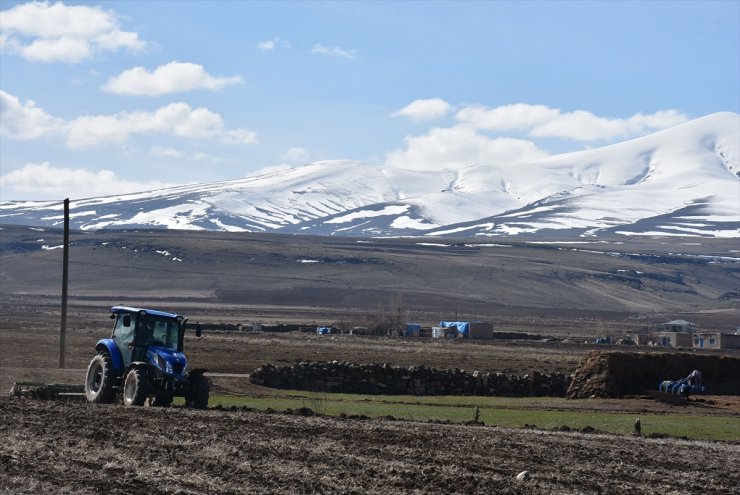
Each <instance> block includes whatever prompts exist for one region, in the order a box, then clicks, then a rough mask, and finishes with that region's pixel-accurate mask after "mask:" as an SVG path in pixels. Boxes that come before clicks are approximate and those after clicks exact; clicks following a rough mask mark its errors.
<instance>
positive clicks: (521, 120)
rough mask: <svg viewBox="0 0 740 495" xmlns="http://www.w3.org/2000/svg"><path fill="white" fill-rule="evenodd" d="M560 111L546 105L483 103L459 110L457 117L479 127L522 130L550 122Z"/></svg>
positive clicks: (495, 129) (494, 129) (497, 129)
mask: <svg viewBox="0 0 740 495" xmlns="http://www.w3.org/2000/svg"><path fill="white" fill-rule="evenodd" d="M559 113H560V111H559V110H556V109H553V108H548V107H546V106H544V105H528V104H526V103H516V104H514V105H504V106H500V107H496V108H491V109H487V108H486V107H484V106H481V105H471V106H467V107H465V108H463V109H462V110H460V111H459V112H457V115H456V116H455V117H456V118H457V120H459V121H460V122H466V123H469V124H472V125H473V126H475V127H476V128H477V129H486V130H489V131H512V130H517V131H521V130H527V129H530V128H531V127H533V126H535V125H538V124H542V123H544V122H548V121H550V120H552V119H554V118H556V117H557V116H558V115H559Z"/></svg>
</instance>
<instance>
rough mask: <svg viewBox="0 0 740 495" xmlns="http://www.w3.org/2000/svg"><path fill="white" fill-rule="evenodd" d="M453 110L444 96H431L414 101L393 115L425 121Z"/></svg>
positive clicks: (415, 120)
mask: <svg viewBox="0 0 740 495" xmlns="http://www.w3.org/2000/svg"><path fill="white" fill-rule="evenodd" d="M451 110H452V106H451V105H450V104H449V103H447V102H446V101H445V100H443V99H442V98H429V99H426V100H415V101H412V102H411V103H409V104H408V105H406V106H405V107H403V108H402V109H400V110H399V111H397V112H395V113H393V114H392V115H391V116H392V117H399V116H400V117H407V118H409V119H411V120H413V121H414V122H424V121H428V120H434V119H438V118H440V117H444V116H445V115H447V114H448V113H449V112H450V111H451Z"/></svg>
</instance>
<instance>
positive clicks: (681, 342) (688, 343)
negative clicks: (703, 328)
mask: <svg viewBox="0 0 740 495" xmlns="http://www.w3.org/2000/svg"><path fill="white" fill-rule="evenodd" d="M655 338H656V340H655V341H654V342H655V345H659V346H662V347H692V339H691V334H690V333H686V332H658V334H657V335H656V337H655Z"/></svg>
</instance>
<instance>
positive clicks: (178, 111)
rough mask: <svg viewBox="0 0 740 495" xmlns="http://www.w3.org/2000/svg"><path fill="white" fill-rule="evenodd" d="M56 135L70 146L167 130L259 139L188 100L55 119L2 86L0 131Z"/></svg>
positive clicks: (228, 139) (225, 139)
mask: <svg viewBox="0 0 740 495" xmlns="http://www.w3.org/2000/svg"><path fill="white" fill-rule="evenodd" d="M49 134H59V135H62V136H64V138H65V139H66V143H67V146H68V147H69V148H86V147H89V146H96V145H100V144H107V143H114V144H123V143H125V142H126V141H127V140H128V139H129V137H130V136H131V135H134V134H165V135H169V136H174V137H180V138H190V139H218V140H219V141H220V142H222V143H225V144H237V145H247V144H255V143H257V142H258V141H257V134H256V133H255V132H254V131H250V130H249V129H232V130H225V129H224V122H223V118H222V117H221V115H219V114H217V113H215V112H212V111H210V110H208V109H207V108H192V107H191V106H190V105H188V104H187V103H182V102H180V103H171V104H169V105H167V106H164V107H160V108H158V109H157V110H155V111H153V112H145V111H136V112H121V113H118V114H116V115H84V116H81V117H77V118H75V119H73V120H71V121H68V122H65V121H64V120H63V119H61V118H58V117H54V116H52V115H49V114H48V113H46V112H45V111H44V110H43V109H41V108H39V107H37V106H36V104H35V103H34V102H33V101H30V100H29V101H26V103H25V104H21V102H20V100H19V99H18V98H17V97H15V96H13V95H11V94H8V93H6V92H4V91H2V90H0V135H2V136H5V137H8V138H10V139H17V140H28V139H37V138H40V137H43V136H45V135H49Z"/></svg>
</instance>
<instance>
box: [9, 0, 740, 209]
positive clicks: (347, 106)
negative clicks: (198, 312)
mask: <svg viewBox="0 0 740 495" xmlns="http://www.w3.org/2000/svg"><path fill="white" fill-rule="evenodd" d="M0 6H1V9H0V10H1V11H2V13H1V14H0V50H1V51H0V91H2V93H0V97H2V99H1V100H0V110H1V111H2V114H1V115H0V199H2V200H12V199H47V198H48V199H52V198H63V197H68V196H69V197H73V198H79V197H86V196H96V195H109V194H116V193H123V192H132V191H136V190H137V189H142V188H144V189H149V188H158V187H163V186H166V185H172V184H182V183H190V182H210V181H217V180H227V179H236V178H242V177H245V176H248V175H251V174H253V173H254V172H256V171H258V170H261V169H264V168H266V167H276V166H298V165H301V164H303V163H306V162H312V161H317V160H329V159H352V160H360V161H365V162H369V163H375V164H378V165H382V166H396V167H404V168H414V169H425V168H426V169H435V168H444V167H446V166H448V165H449V166H453V165H455V166H459V165H461V164H474V163H486V162H496V161H507V162H509V161H514V162H526V161H528V160H532V159H536V158H538V157H542V156H545V155H548V154H555V153H560V152H565V151H575V150H580V149H584V148H589V147H595V146H601V145H604V144H609V143H612V142H617V141H621V140H625V139H628V138H631V137H635V136H639V135H642V134H647V133H649V132H653V131H655V130H659V129H662V128H665V127H669V126H671V125H675V124H678V123H681V122H683V121H686V120H689V119H692V118H697V117H701V116H704V115H708V114H711V113H714V112H719V111H732V112H740V90H739V89H738V88H740V2H739V1H732V0H728V1H719V2H712V1H704V2H689V1H683V2H671V1H660V2H628V1H621V2H596V1H593V2H585V1H582V2H557V1H547V2H526V1H525V2H420V1H417V2H238V1H230V2H196V1H189V2H174V1H167V2H150V1H146V2H145V1H126V2H85V3H80V2H65V3H53V2H49V3H45V2H38V3H24V2H10V1H6V0H2V1H0Z"/></svg>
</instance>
